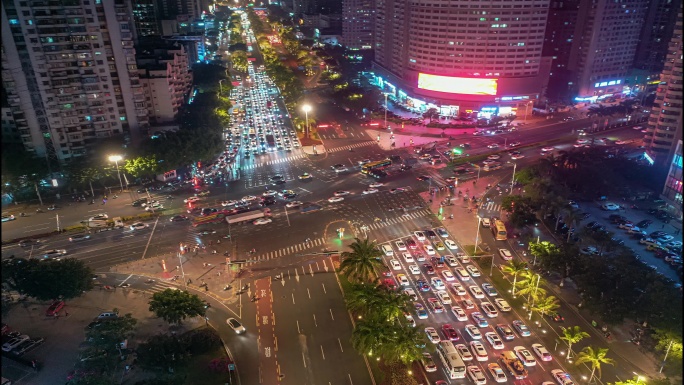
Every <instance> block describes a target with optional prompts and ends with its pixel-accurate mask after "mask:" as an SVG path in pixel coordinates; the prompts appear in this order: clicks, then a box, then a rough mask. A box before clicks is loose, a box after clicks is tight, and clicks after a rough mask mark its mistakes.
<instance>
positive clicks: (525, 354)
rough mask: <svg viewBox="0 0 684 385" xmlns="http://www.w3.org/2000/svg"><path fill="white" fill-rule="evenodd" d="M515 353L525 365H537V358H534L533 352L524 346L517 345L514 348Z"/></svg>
mask: <svg viewBox="0 0 684 385" xmlns="http://www.w3.org/2000/svg"><path fill="white" fill-rule="evenodd" d="M513 351H514V352H515V355H516V356H518V358H519V359H520V361H522V363H523V365H525V366H536V365H537V360H536V359H535V358H534V356H533V355H532V353H530V351H529V350H527V349H526V348H525V347H524V346H516V347H514V348H513Z"/></svg>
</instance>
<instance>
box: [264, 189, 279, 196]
mask: <svg viewBox="0 0 684 385" xmlns="http://www.w3.org/2000/svg"><path fill="white" fill-rule="evenodd" d="M276 195H278V192H277V191H276V190H266V191H265V192H264V193H263V194H261V196H262V197H274V196H276Z"/></svg>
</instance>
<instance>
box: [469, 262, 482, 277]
mask: <svg viewBox="0 0 684 385" xmlns="http://www.w3.org/2000/svg"><path fill="white" fill-rule="evenodd" d="M466 270H468V273H470V275H471V276H473V277H479V276H480V275H481V274H480V270H478V269H477V267H475V266H473V265H468V266H466Z"/></svg>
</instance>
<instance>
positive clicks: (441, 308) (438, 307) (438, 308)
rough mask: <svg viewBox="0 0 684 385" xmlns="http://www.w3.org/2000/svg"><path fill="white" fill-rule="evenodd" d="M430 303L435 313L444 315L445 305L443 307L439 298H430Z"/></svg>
mask: <svg viewBox="0 0 684 385" xmlns="http://www.w3.org/2000/svg"><path fill="white" fill-rule="evenodd" d="M428 303H429V304H430V307H431V308H432V311H433V312H435V313H443V312H444V305H442V304H441V303H440V302H439V300H438V299H437V298H428Z"/></svg>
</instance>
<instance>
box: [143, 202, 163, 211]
mask: <svg viewBox="0 0 684 385" xmlns="http://www.w3.org/2000/svg"><path fill="white" fill-rule="evenodd" d="M154 210H164V205H162V204H161V203H153V204H151V205H149V206H145V211H154Z"/></svg>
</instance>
